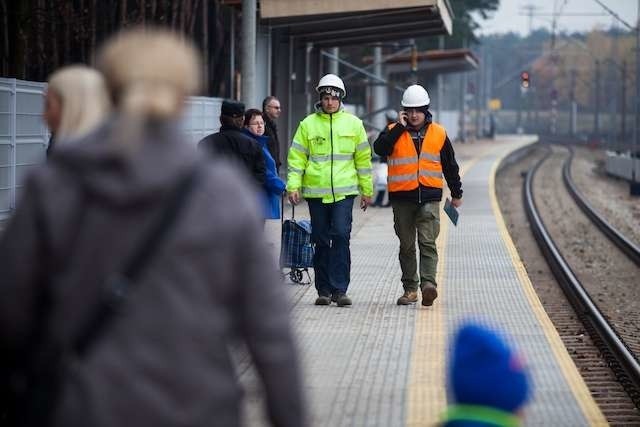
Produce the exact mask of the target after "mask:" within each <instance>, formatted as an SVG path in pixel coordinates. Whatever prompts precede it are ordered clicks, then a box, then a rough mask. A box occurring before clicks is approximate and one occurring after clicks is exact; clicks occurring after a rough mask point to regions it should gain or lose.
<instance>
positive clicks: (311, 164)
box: [287, 74, 373, 307]
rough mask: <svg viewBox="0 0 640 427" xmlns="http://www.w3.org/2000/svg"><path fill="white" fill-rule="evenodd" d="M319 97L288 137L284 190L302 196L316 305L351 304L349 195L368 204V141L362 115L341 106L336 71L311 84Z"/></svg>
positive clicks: (370, 182) (296, 197)
mask: <svg viewBox="0 0 640 427" xmlns="http://www.w3.org/2000/svg"><path fill="white" fill-rule="evenodd" d="M316 90H317V92H318V94H319V95H320V102H319V103H318V104H317V105H316V112H315V113H312V114H310V115H309V116H307V117H306V118H305V119H304V120H303V121H302V122H300V125H299V126H298V130H297V131H296V134H295V135H294V137H293V142H292V144H291V148H290V149H289V155H288V157H287V163H288V175H287V191H288V196H289V200H290V201H291V203H293V204H294V205H295V204H298V203H299V202H300V200H301V198H305V199H306V200H307V203H308V204H309V214H310V215H311V228H312V232H311V235H312V239H313V242H314V244H315V254H314V257H313V268H314V271H315V284H316V290H317V291H318V298H317V299H316V302H315V304H316V305H330V304H331V302H332V301H333V302H335V303H336V304H337V305H338V306H339V307H344V306H348V305H351V299H350V298H349V297H348V296H347V288H348V287H349V281H350V274H351V252H350V249H349V240H350V238H351V222H352V210H353V201H354V199H355V197H356V196H357V195H358V194H359V195H361V201H360V207H361V208H362V209H366V208H367V206H368V205H369V204H371V197H372V195H373V180H372V169H371V147H370V146H369V142H368V141H367V134H366V132H365V130H364V127H363V125H362V121H361V120H360V119H358V118H357V117H355V116H354V115H352V114H349V113H347V112H346V111H344V110H343V108H342V99H343V98H344V96H345V95H346V91H345V88H344V83H343V82H342V79H340V77H338V76H336V75H334V74H327V75H326V76H324V77H322V78H321V79H320V82H319V83H318V87H317V88H316Z"/></svg>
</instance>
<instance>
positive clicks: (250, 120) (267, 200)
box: [244, 109, 287, 219]
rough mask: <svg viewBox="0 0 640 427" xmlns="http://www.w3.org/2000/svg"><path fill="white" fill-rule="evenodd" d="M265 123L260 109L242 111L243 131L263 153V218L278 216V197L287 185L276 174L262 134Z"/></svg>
mask: <svg viewBox="0 0 640 427" xmlns="http://www.w3.org/2000/svg"><path fill="white" fill-rule="evenodd" d="M264 129H265V124H264V116H263V115H262V111H260V110H256V109H250V110H247V111H246V112H245V113H244V133H245V134H247V135H249V136H250V137H251V138H253V139H254V140H255V141H256V142H257V143H258V145H260V148H261V149H262V154H263V155H264V162H265V166H266V168H265V169H266V179H265V183H264V186H263V190H264V198H263V200H264V202H263V211H264V217H265V219H279V218H280V197H281V196H282V192H283V191H284V190H285V188H286V187H287V185H286V183H285V182H284V181H283V180H282V179H281V178H280V177H279V176H278V172H277V169H276V162H275V160H274V159H273V157H272V156H271V153H270V152H269V137H268V136H266V135H265V134H264Z"/></svg>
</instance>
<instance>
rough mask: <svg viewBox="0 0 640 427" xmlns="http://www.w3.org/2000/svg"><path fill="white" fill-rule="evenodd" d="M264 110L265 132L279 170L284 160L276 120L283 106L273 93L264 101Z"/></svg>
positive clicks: (277, 170)
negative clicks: (281, 158) (281, 155)
mask: <svg viewBox="0 0 640 427" xmlns="http://www.w3.org/2000/svg"><path fill="white" fill-rule="evenodd" d="M262 112H263V113H264V115H263V117H264V126H265V128H264V134H265V135H266V136H268V137H269V142H268V143H267V148H268V149H269V153H270V154H271V157H273V160H275V161H276V172H279V171H280V165H281V164H282V161H281V160H280V140H279V139H278V126H277V125H276V120H278V117H280V113H282V108H280V101H279V100H278V98H276V97H275V96H273V95H270V96H267V97H266V98H265V99H264V101H262Z"/></svg>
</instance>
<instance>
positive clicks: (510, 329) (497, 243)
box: [240, 136, 607, 427]
mask: <svg viewBox="0 0 640 427" xmlns="http://www.w3.org/2000/svg"><path fill="white" fill-rule="evenodd" d="M532 142H534V138H531V137H523V136H516V137H502V138H500V139H497V140H495V141H479V142H475V143H468V144H456V145H455V146H454V148H455V150H456V155H457V158H458V162H459V164H460V166H461V171H462V174H463V177H462V181H463V189H464V199H463V202H464V203H463V206H462V207H461V214H460V220H459V223H458V225H457V226H456V227H454V226H453V225H452V224H451V223H450V222H449V220H448V218H447V216H446V215H445V214H444V213H443V212H441V231H440V237H439V239H438V247H439V254H440V259H439V264H438V277H437V281H438V283H439V287H438V293H439V296H438V299H437V300H436V301H435V303H434V305H433V306H432V307H422V306H421V305H420V304H419V303H418V304H415V305H411V306H398V305H396V299H397V298H398V297H399V296H400V295H401V294H402V285H401V282H400V267H399V263H398V242H397V238H396V236H395V234H394V231H393V216H392V211H391V208H369V209H368V210H367V211H366V212H362V211H360V210H359V209H355V210H354V224H353V225H354V226H353V231H352V240H351V254H352V270H351V284H350V287H349V296H350V297H351V298H352V299H353V306H352V307H349V308H338V307H337V306H336V305H335V304H332V305H331V306H315V305H313V302H314V300H315V298H316V296H317V294H316V291H315V288H314V287H313V285H312V284H311V285H299V284H293V283H291V282H289V281H287V282H286V283H285V284H284V286H285V289H286V292H287V295H288V297H289V299H290V301H291V306H292V312H291V317H292V321H293V324H294V325H295V326H294V327H295V330H296V333H297V337H298V341H299V348H300V351H301V355H302V364H303V371H304V378H305V389H306V396H307V399H308V401H309V407H310V413H311V422H312V425H313V426H332V427H333V426H431V425H435V424H437V422H438V420H439V418H440V416H441V415H442V413H443V411H444V410H445V408H446V405H447V391H446V363H447V358H448V352H449V346H448V339H449V337H451V336H452V333H453V331H454V330H455V328H456V326H457V325H458V324H459V323H460V322H461V321H462V320H464V319H469V318H474V319H481V320H484V321H486V322H489V323H490V324H492V325H495V326H496V327H497V328H499V329H500V330H502V331H503V332H505V334H506V335H507V336H508V338H509V340H510V344H511V345H512V346H514V347H515V348H516V349H517V350H518V351H519V352H520V353H521V354H522V355H523V357H524V360H525V361H526V364H527V365H528V366H529V368H530V372H531V374H532V380H533V387H534V395H533V399H532V400H531V401H530V403H529V404H528V405H527V406H526V408H525V411H524V419H523V421H524V425H525V426H547V425H554V426H587V425H606V424H607V423H606V420H605V418H604V417H603V415H602V413H601V412H600V409H599V408H598V407H597V405H596V403H595V402H594V400H593V399H592V397H591V395H590V393H589V391H588V389H587V387H586V386H585V384H584V382H583V380H582V378H581V376H580V374H579V372H578V371H577V369H576V367H575V365H574V364H573V362H572V360H571V358H570V356H569V354H568V353H567V351H566V350H565V348H564V346H563V344H562V342H561V340H560V337H559V336H558V334H557V332H556V331H555V329H554V327H553V325H552V324H551V321H550V320H549V318H548V317H547V315H546V313H545V312H544V309H543V307H542V305H541V303H540V301H539V299H538V297H537V296H536V294H535V292H534V290H533V287H532V285H531V283H530V281H529V278H528V276H527V272H526V270H525V268H524V266H523V264H522V262H521V261H520V259H519V257H518V254H517V252H516V250H515V247H514V245H513V243H512V241H511V239H510V237H509V235H508V233H507V229H506V226H505V224H504V220H503V218H502V216H501V214H500V211H499V208H498V205H497V201H496V197H495V193H494V174H495V171H496V168H497V165H498V163H499V161H500V159H501V158H503V157H505V156H506V155H507V154H508V153H510V152H512V151H514V150H516V149H517V148H519V147H521V146H523V145H526V144H529V143H532ZM513 191H521V189H520V188H514V189H513ZM445 194H447V195H448V191H446V190H445ZM287 215H288V216H290V207H288V208H287V210H285V216H287ZM296 218H308V213H307V210H306V205H305V204H304V203H303V204H301V205H300V207H299V208H296ZM266 232H267V234H268V238H269V239H270V240H271V241H272V242H273V244H274V257H275V256H276V254H277V252H278V251H279V245H280V222H278V221H273V222H269V223H268V224H267V227H266ZM240 374H241V380H242V382H243V384H244V385H245V388H246V390H247V401H246V405H245V409H246V410H245V415H246V420H247V425H249V426H260V425H265V424H264V421H263V420H264V418H263V414H261V411H262V409H261V405H260V402H261V394H260V390H259V388H258V386H257V381H256V377H255V372H254V371H253V370H252V368H251V367H250V364H249V362H248V361H247V360H242V361H241V362H240Z"/></svg>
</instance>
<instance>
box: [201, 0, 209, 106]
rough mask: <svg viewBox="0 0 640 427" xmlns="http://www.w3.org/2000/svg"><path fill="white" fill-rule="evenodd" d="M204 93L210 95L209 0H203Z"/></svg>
mask: <svg viewBox="0 0 640 427" xmlns="http://www.w3.org/2000/svg"><path fill="white" fill-rule="evenodd" d="M202 93H203V94H204V95H209V0H202Z"/></svg>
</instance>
